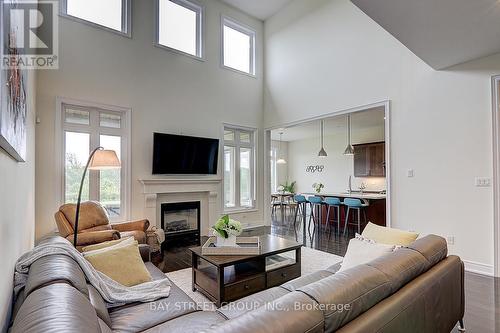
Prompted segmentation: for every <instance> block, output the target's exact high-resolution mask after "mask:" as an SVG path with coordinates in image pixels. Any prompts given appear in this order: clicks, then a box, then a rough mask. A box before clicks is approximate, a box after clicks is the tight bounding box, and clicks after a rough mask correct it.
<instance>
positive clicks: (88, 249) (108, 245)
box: [82, 237, 132, 252]
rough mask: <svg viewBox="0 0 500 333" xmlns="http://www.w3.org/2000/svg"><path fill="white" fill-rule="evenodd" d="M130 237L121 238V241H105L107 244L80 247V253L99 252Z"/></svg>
mask: <svg viewBox="0 0 500 333" xmlns="http://www.w3.org/2000/svg"><path fill="white" fill-rule="evenodd" d="M131 238H132V237H127V238H121V239H115V240H112V241H107V242H102V243H97V244H92V245H87V246H84V247H82V252H89V251H95V250H101V249H104V248H106V247H110V246H114V245H117V244H120V243H121V242H123V241H128V240H129V239H131Z"/></svg>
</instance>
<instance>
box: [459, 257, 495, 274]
mask: <svg viewBox="0 0 500 333" xmlns="http://www.w3.org/2000/svg"><path fill="white" fill-rule="evenodd" d="M463 262H464V264H465V270H466V271H467V272H471V273H476V274H481V275H487V276H494V275H495V272H494V269H493V265H486V264H482V263H480V262H474V261H468V260H463Z"/></svg>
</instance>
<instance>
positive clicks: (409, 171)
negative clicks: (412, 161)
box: [406, 169, 415, 178]
mask: <svg viewBox="0 0 500 333" xmlns="http://www.w3.org/2000/svg"><path fill="white" fill-rule="evenodd" d="M406 174H407V175H408V178H413V177H415V170H413V169H408V171H407V173H406Z"/></svg>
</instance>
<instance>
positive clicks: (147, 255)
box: [139, 244, 151, 262]
mask: <svg viewBox="0 0 500 333" xmlns="http://www.w3.org/2000/svg"><path fill="white" fill-rule="evenodd" d="M139 253H140V254H141V257H142V261H144V262H148V261H151V248H150V247H149V245H148V244H139Z"/></svg>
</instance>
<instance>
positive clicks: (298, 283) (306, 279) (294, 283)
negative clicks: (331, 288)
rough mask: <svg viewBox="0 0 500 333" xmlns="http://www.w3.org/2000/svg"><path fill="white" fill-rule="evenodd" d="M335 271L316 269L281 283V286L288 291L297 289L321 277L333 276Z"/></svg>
mask: <svg viewBox="0 0 500 333" xmlns="http://www.w3.org/2000/svg"><path fill="white" fill-rule="evenodd" d="M332 274H333V273H331V272H329V271H326V270H325V271H323V270H321V271H316V272H313V273H311V274H307V275H304V276H301V277H298V278H296V279H293V280H291V281H288V282H286V283H284V284H282V285H281V287H283V288H285V289H286V290H288V291H295V290H297V289H299V288H301V287H304V286H307V285H308V284H310V283H314V282H316V281H319V280H321V279H324V278H326V277H329V276H331V275H332Z"/></svg>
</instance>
